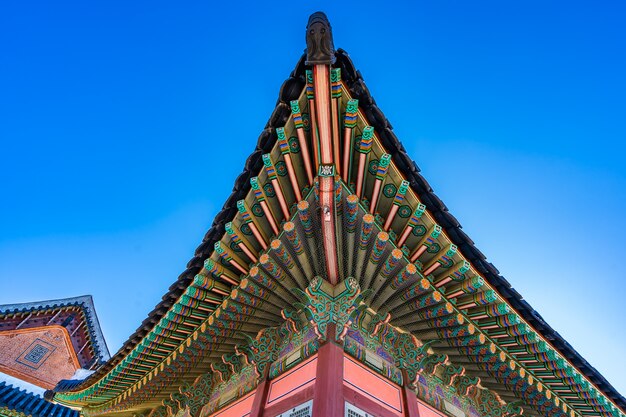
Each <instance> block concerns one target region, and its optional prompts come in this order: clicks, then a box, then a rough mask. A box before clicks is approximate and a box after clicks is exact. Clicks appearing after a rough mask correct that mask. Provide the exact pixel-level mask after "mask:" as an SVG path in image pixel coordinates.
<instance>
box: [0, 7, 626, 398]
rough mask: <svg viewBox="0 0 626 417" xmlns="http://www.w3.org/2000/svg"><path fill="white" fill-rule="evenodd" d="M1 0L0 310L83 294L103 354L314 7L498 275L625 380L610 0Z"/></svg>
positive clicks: (150, 291)
mask: <svg viewBox="0 0 626 417" xmlns="http://www.w3.org/2000/svg"><path fill="white" fill-rule="evenodd" d="M220 7H223V8H217V7H216V6H214V5H211V4H209V2H186V3H185V4H184V5H175V4H174V2H161V1H150V2H147V1H146V2H140V1H137V2H121V1H119V2H115V1H108V2H99V3H98V2H79V1H75V2H71V1H65V2H64V1H60V2H35V1H32V2H30V1H15V2H10V1H9V2H2V4H1V5H0V56H1V57H2V58H1V62H2V64H1V65H0V144H1V145H2V146H1V148H0V149H1V151H0V184H1V190H0V191H1V192H0V203H1V204H0V303H10V302H25V301H33V300H42V299H48V298H60V297H69V296H76V295H81V294H92V295H93V296H94V300H95V303H96V308H97V310H98V313H99V317H100V321H101V325H102V328H103V331H104V333H105V336H106V338H107V340H108V343H109V348H110V350H111V351H112V352H114V351H116V350H117V349H118V348H119V347H120V346H121V344H122V343H123V341H124V340H126V338H127V337H128V336H129V335H130V334H131V333H132V332H133V331H134V330H135V329H136V328H137V326H138V325H139V324H140V323H141V321H142V320H143V319H144V318H145V317H146V315H147V313H148V312H149V311H150V310H151V309H152V308H153V307H154V305H155V304H156V303H157V302H158V301H159V300H160V298H161V296H162V295H163V294H164V293H165V292H166V291H167V288H168V287H169V285H170V284H171V283H172V282H174V281H175V280H176V277H177V276H178V275H179V274H180V273H181V272H182V271H183V270H184V269H185V265H186V263H187V261H188V260H189V259H190V258H191V257H192V256H193V252H194V249H195V247H196V246H197V245H198V244H199V243H200V241H201V239H202V236H203V235H204V233H205V232H206V230H208V228H209V226H210V224H211V222H212V220H213V217H214V215H215V214H216V213H217V211H218V210H219V209H220V208H221V205H222V203H223V201H224V200H225V199H226V197H227V196H228V195H229V194H230V190H231V188H232V184H233V182H234V179H235V178H236V176H237V175H238V174H239V173H240V172H241V170H242V168H243V164H244V161H245V159H246V157H247V156H248V154H249V153H250V152H251V151H252V150H253V149H254V146H255V143H256V138H257V136H258V134H259V133H260V131H261V130H262V128H263V127H264V126H265V123H266V121H267V119H268V117H269V115H270V113H271V111H272V109H273V107H274V104H275V102H276V97H277V94H278V89H279V87H280V85H281V83H282V82H283V80H284V79H285V78H286V77H287V76H288V74H289V72H290V71H291V70H292V69H293V67H294V66H295V63H296V62H297V60H298V58H299V56H300V53H301V52H302V50H303V49H304V47H305V43H304V27H305V25H306V20H307V17H308V15H309V14H310V13H311V12H314V11H316V10H318V9H320V10H324V11H326V12H327V14H328V16H329V18H330V20H331V23H332V24H333V31H334V38H335V45H336V46H337V47H342V48H344V49H346V50H347V51H348V52H349V53H350V55H351V57H352V59H353V60H354V62H355V65H356V66H357V68H358V69H360V70H361V72H362V73H363V76H364V78H365V81H366V82H367V84H368V86H369V88H370V90H371V92H372V94H373V96H374V97H375V99H376V100H377V103H378V105H379V106H380V107H381V109H382V110H383V111H384V112H385V114H386V116H387V117H388V118H389V120H390V121H391V123H392V124H393V126H394V129H395V131H396V133H397V135H398V137H399V138H400V139H401V140H402V142H403V143H404V145H405V147H406V149H407V151H408V152H409V154H410V155H411V156H412V157H413V158H414V159H415V160H416V162H417V163H418V165H419V166H420V167H421V169H422V173H423V174H424V176H425V177H426V178H427V179H428V180H429V182H430V183H431V185H432V187H433V188H434V190H435V191H436V192H437V194H438V195H439V196H440V197H441V198H442V199H443V201H445V202H446V204H447V206H448V208H449V209H450V211H451V212H452V213H453V214H454V215H455V216H456V217H457V218H458V219H459V221H460V222H461V224H463V226H464V230H465V231H466V232H467V233H468V234H469V235H470V236H471V237H472V239H473V240H474V241H475V242H476V245H477V246H478V247H479V248H480V249H481V250H482V251H483V252H484V253H485V254H486V255H487V257H488V259H489V260H490V261H491V262H493V263H494V264H495V265H496V266H497V267H498V268H499V270H500V271H501V273H502V274H503V275H504V276H505V277H506V278H507V279H508V280H509V281H510V282H511V284H512V285H513V286H514V287H515V288H516V289H517V290H518V291H519V292H520V293H521V294H522V295H523V296H524V297H525V298H526V300H527V301H528V302H529V303H530V304H531V305H532V306H533V307H534V308H535V309H536V310H538V311H539V313H541V314H542V315H543V317H544V318H545V319H546V320H547V321H548V323H550V324H551V325H552V326H553V327H554V328H555V329H556V330H557V331H558V332H560V333H561V335H563V336H564V337H565V338H566V339H567V340H568V341H569V342H570V343H571V344H572V346H573V347H574V348H576V349H577V350H578V351H579V352H580V353H581V354H582V355H583V356H584V357H585V358H586V359H587V360H588V361H589V362H590V363H591V365H593V366H595V367H596V368H597V369H598V370H599V371H600V372H602V373H603V375H605V376H606V377H607V379H608V380H609V381H610V382H611V383H612V384H614V386H615V387H616V388H617V389H618V390H619V391H620V392H622V393H626V377H625V376H624V375H626V361H624V357H625V356H626V348H625V347H624V346H626V332H625V331H624V322H625V319H626V314H625V313H624V310H623V308H622V304H623V300H624V299H625V298H626V290H625V289H624V282H625V281H626V272H624V269H623V265H622V262H623V259H624V255H623V253H624V251H625V250H626V192H625V190H626V164H625V163H624V161H623V159H624V156H623V155H624V152H625V151H626V144H625V142H626V124H625V123H624V119H625V116H626V104H625V102H626V101H625V100H624V97H626V54H624V51H625V50H626V45H625V44H626V33H625V29H624V25H623V17H624V14H625V13H624V12H625V7H626V6H624V5H623V4H622V3H621V2H594V3H593V5H592V4H591V3H589V2H576V1H574V2H572V1H568V2H557V1H554V2H539V1H528V2H523V3H511V2H498V1H492V2H491V1H485V2H471V3H470V2H460V1H459V2H452V1H438V2H425V1H419V2H407V3H404V4H401V3H394V4H392V5H390V7H389V8H388V9H381V8H380V3H379V2H373V3H368V2H353V3H350V4H348V3H345V2H336V1H335V2H323V1H322V2H289V3H283V4H277V5H275V6H272V7H268V6H266V5H265V2H251V3H249V4H246V3H237V7H236V8H235V9H236V10H232V9H233V7H232V5H231V4H230V3H224V4H222V5H221V6H220Z"/></svg>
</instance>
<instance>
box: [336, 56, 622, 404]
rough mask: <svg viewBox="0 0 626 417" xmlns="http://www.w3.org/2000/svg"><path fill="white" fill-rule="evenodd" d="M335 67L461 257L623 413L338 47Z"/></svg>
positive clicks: (597, 375) (617, 397)
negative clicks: (486, 248) (477, 235)
mask: <svg viewBox="0 0 626 417" xmlns="http://www.w3.org/2000/svg"><path fill="white" fill-rule="evenodd" d="M335 65H336V66H337V67H339V68H341V70H342V79H343V81H344V83H345V84H346V86H347V87H348V89H349V91H350V93H351V94H352V95H353V97H354V98H356V99H358V100H359V107H360V108H362V110H363V112H364V113H365V116H366V118H367V120H368V122H369V123H370V124H371V125H372V126H373V127H374V129H375V131H376V132H377V135H378V137H379V139H380V141H381V143H382V145H383V146H384V147H385V149H386V151H387V152H388V153H390V154H391V155H392V158H393V161H394V162H395V163H396V164H397V165H399V166H398V168H399V169H400V170H401V171H402V172H403V173H404V175H405V176H406V178H407V180H408V181H409V182H410V185H411V188H412V189H413V190H414V191H415V192H416V193H417V195H418V197H419V198H420V200H421V201H422V202H423V203H424V204H425V205H426V207H427V208H428V211H429V212H430V213H431V214H432V215H433V217H434V218H435V220H436V222H437V223H438V224H440V225H441V226H442V227H443V228H444V230H445V231H446V233H447V235H448V236H449V238H450V240H451V241H452V242H453V243H454V244H455V245H457V246H458V248H459V250H460V252H461V253H462V254H463V255H464V257H465V258H466V259H467V260H468V261H469V262H470V263H471V264H472V265H473V266H474V268H476V270H477V272H479V273H480V274H481V275H482V276H484V277H485V278H486V279H487V280H488V282H489V283H490V284H491V285H492V286H493V287H494V288H495V289H496V290H497V291H498V293H499V294H500V295H501V296H502V297H503V298H504V299H505V300H506V301H507V302H508V303H509V304H510V305H511V307H513V308H514V309H515V310H516V311H517V312H518V313H519V314H520V315H521V316H522V318H523V319H524V320H525V321H527V322H528V323H529V324H531V325H532V326H533V327H534V329H535V330H536V331H538V332H539V333H540V334H541V336H542V337H544V338H545V339H547V340H549V341H550V343H551V344H552V345H553V346H554V347H555V348H556V349H557V350H558V351H559V353H561V355H563V356H564V357H565V358H567V359H568V360H569V361H570V362H571V363H572V364H573V365H574V366H575V367H576V368H577V369H579V370H580V371H581V372H582V373H583V374H584V375H585V376H586V377H587V378H588V379H590V380H591V382H593V383H594V384H595V385H596V386H597V387H598V388H600V390H601V391H602V392H604V393H605V394H606V395H607V396H608V397H609V398H610V399H611V400H612V401H613V402H615V403H616V404H617V405H618V406H619V407H620V408H621V409H622V411H623V412H626V399H625V398H624V397H623V396H622V395H621V394H620V393H619V392H618V391H617V390H616V389H615V388H614V387H613V386H612V385H611V384H610V383H609V382H608V381H607V380H606V378H604V376H602V374H600V372H598V371H597V370H596V369H595V368H594V367H593V366H591V365H590V364H589V363H588V362H587V361H586V360H585V359H584V358H583V357H582V356H581V355H580V354H579V353H578V352H577V351H576V350H575V349H574V348H573V347H572V346H571V345H570V344H569V343H568V342H567V341H566V340H565V339H563V337H562V336H561V335H560V334H559V333H558V332H557V331H555V330H554V329H553V328H552V327H550V326H549V325H548V324H547V323H546V322H545V320H543V318H542V317H541V315H540V314H539V313H538V312H537V311H535V310H534V309H533V308H532V307H531V306H530V304H528V303H527V302H526V301H525V300H524V299H523V297H522V296H521V294H519V293H518V292H517V291H516V290H515V289H514V288H513V287H512V286H511V284H510V283H509V282H508V281H507V280H506V279H505V278H504V277H503V276H502V275H500V273H499V271H498V270H497V268H496V267H495V266H494V265H493V264H492V263H490V262H487V260H486V256H485V255H484V254H483V253H482V252H481V251H480V250H479V249H478V248H477V247H476V246H475V245H474V242H473V241H472V240H471V239H470V237H469V236H468V235H467V234H466V233H465V232H463V230H462V227H461V224H460V223H459V221H458V220H457V219H456V218H455V217H454V216H453V215H452V214H451V213H450V212H449V211H448V209H447V207H446V206H445V204H444V203H443V201H441V199H439V197H437V195H435V193H434V192H433V190H432V188H431V187H430V185H429V184H428V182H427V181H426V179H425V178H424V177H423V176H422V175H421V174H420V169H419V168H418V166H417V164H416V163H415V162H414V161H413V160H412V159H411V158H410V157H409V156H408V154H407V153H406V151H405V149H404V146H402V144H401V143H400V141H399V140H398V138H397V137H396V135H395V134H394V133H393V131H392V129H391V124H390V123H389V121H388V120H387V119H386V118H385V116H384V114H383V113H382V111H381V110H380V109H379V108H378V106H376V103H375V101H374V99H373V98H372V96H371V95H370V93H369V90H368V89H367V87H366V86H365V83H364V82H363V79H362V77H361V76H360V73H359V72H358V71H356V69H355V67H354V65H353V64H352V61H351V59H350V58H349V56H348V54H347V53H346V52H345V51H343V50H339V51H338V53H337V63H336V64H335Z"/></svg>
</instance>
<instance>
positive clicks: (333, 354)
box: [313, 324, 345, 417]
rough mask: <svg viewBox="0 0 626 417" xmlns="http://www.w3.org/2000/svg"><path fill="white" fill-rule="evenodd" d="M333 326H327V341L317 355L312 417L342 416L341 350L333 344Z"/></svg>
mask: <svg viewBox="0 0 626 417" xmlns="http://www.w3.org/2000/svg"><path fill="white" fill-rule="evenodd" d="M334 340H335V326H334V325H332V324H331V325H329V326H328V341H327V342H326V344H324V345H323V346H321V347H320V349H319V351H318V354H317V378H316V380H315V394H314V395H313V417H330V416H343V414H344V408H345V405H344V402H345V400H344V394H343V348H342V347H341V346H339V345H336V344H335V343H334Z"/></svg>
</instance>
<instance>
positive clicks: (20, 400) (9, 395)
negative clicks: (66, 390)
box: [0, 381, 80, 417]
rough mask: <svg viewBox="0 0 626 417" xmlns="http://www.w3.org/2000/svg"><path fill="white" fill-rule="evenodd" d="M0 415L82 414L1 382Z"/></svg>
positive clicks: (59, 416) (44, 416) (64, 416)
mask: <svg viewBox="0 0 626 417" xmlns="http://www.w3.org/2000/svg"><path fill="white" fill-rule="evenodd" d="M0 415H2V416H6V417H79V415H80V413H79V412H78V411H76V410H72V409H71V408H67V407H64V406H62V405H59V404H52V403H50V402H48V401H46V400H44V399H43V398H42V397H40V396H38V395H35V394H32V393H30V392H27V391H26V390H22V389H19V388H17V387H14V386H13V385H10V384H7V383H5V382H4V381H0Z"/></svg>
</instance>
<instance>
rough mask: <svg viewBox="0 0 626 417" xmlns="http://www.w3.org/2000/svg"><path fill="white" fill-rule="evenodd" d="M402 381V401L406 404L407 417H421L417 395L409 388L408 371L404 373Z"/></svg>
mask: <svg viewBox="0 0 626 417" xmlns="http://www.w3.org/2000/svg"><path fill="white" fill-rule="evenodd" d="M402 380H403V381H404V385H403V386H402V400H403V402H404V410H405V416H406V417H419V415H420V412H419V408H418V407H417V395H415V391H413V390H412V389H411V388H409V386H408V377H407V374H406V371H402Z"/></svg>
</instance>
